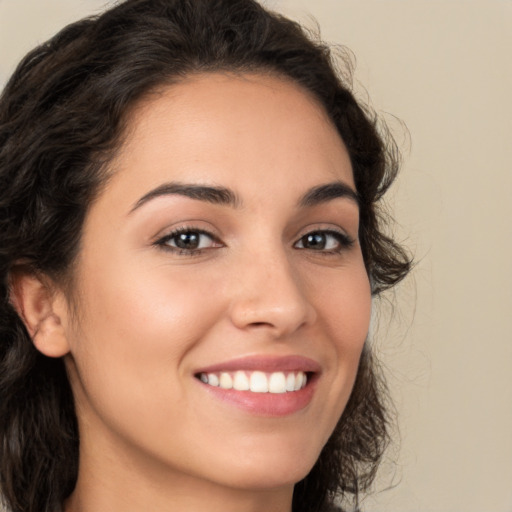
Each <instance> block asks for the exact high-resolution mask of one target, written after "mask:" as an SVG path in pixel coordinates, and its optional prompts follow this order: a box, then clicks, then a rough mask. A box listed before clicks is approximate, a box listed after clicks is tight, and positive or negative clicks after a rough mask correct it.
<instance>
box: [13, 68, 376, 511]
mask: <svg viewBox="0 0 512 512" xmlns="http://www.w3.org/2000/svg"><path fill="white" fill-rule="evenodd" d="M127 133H128V135H127V137H126V140H125V142H124V145H123V147H122V148H121V150H120V151H119V153H118V155H117V156H116V158H115V160H114V161H113V162H112V164H111V170H112V173H113V175H112V178H111V179H110V181H109V182H108V185H107V187H106V188H105V189H104V190H103V191H102V192H101V194H100V195H99V197H98V198H97V199H96V200H95V202H94V203H93V205H92V206H91V208H90V211H89V213H88V215H87V218H86V221H85V225H84V231H83V237H82V244H81V251H80V254H79V256H78V260H77V262H76V266H75V274H74V293H73V300H72V304H71V303H70V301H69V300H68V298H66V296H65V294H64V293H63V292H59V291H57V293H54V294H52V299H51V314H50V315H46V316H45V317H44V318H45V319H46V320H44V321H41V322H40V325H39V326H38V327H39V329H37V331H38V332H39V333H42V334H41V335H40V336H39V337H38V336H36V337H35V343H36V346H37V347H38V348H39V350H41V351H43V352H45V353H47V355H53V356H61V355H64V357H65V361H66V365H67V369H68V373H69V376H70V381H71V385H72V389H73V393H74V395H75V399H76V406H77V415H78V420H79V429H80V436H81V448H80V449H81V452H80V471H79V478H78V482H77V486H76V489H75V491H74V493H73V494H72V496H71V497H70V499H69V500H68V502H67V503H66V511H67V512H93V511H98V510H109V511H111V512H116V511H119V512H120V511H123V512H130V511H141V510H162V511H163V510H168V511H174V510H176V511H180V512H189V511H190V512H192V511H193V512H197V510H203V509H205V507H208V508H207V510H209V511H210V512H212V511H213V512H215V511H220V510H222V511H223V512H230V511H231V512H235V511H236V512H242V511H260V510H269V511H276V512H277V511H281V512H285V511H289V510H291V499H292V492H293V486H294V484H295V483H296V482H297V481H299V480H300V479H302V478H303V477H304V476H305V475H306V474H307V473H308V472H309V471H310V469H311V467H312V466H313V464H314V463H315V461H316V460H317V458H318V455H319V453H320V451H321V449H322V447H323V446H324V444H325V442H326V441H327V439H328V437H329V435H330V434H331V432H332V430H333V428H334V426H335V424H336V422H337V420H338V419H339V417H340V415H341V413H342V411H343V409H344V407H345V405H346V403H347V400H348V398H349V395H350V391H351V389H352V386H353V382H354V379H355V375H356V371H357V365H358V361H359V357H360V354H361V350H362V348H363V344H364V342H365V339H366V336H367V331H368V325H369V319H370V309H371V296H370V287H369V282H368V276H367V274H366V271H365V267H364V263H363V258H362V255H361V249H360V246H359V243H358V240H357V235H358V226H359V211H358V206H357V203H356V201H354V200H353V199H351V198H350V197H346V196H344V197H335V198H331V199H329V200H322V201H320V202H319V204H315V205H313V206H304V205H300V204H299V203H300V200H301V198H303V196H304V195H305V194H307V193H308V191H310V190H311V189H313V188H314V187H318V186H321V185H324V184H327V183H332V182H341V183H343V184H345V185H346V186H348V187H349V188H351V189H353V190H355V187H354V181H353V176H352V169H351V165H350V160H349V157H348V154H347V151H346V148H345V146H344V144H343V142H342V141H341V139H340V137H339V135H338V134H337V132H336V130H335V128H334V127H333V125H332V124H331V122H330V121H329V119H328V117H327V115H326V113H325V112H324V111H323V109H322V107H321V106H320V105H319V104H318V103H317V102H316V101H315V100H314V99H313V98H312V97H311V96H310V95H309V94H307V93H306V92H304V91H303V90H302V89H300V88H299V87H298V86H296V85H294V84H292V83H290V82H287V81H285V80H283V79H279V78H276V77H270V76H262V75H231V74H209V75H198V76H195V77H192V78H189V79H187V80H186V81H184V82H182V83H180V84H177V85H173V86H170V87H168V88H166V89H163V90H162V91H159V92H158V94H154V95H152V96H150V97H149V98H148V99H147V100H145V101H144V102H143V103H142V104H140V105H139V106H138V107H137V109H136V110H135V111H134V113H133V114H132V118H131V120H130V123H129V129H128V132H127ZM169 182H173V183H176V182H180V183H187V184H196V185H197V184H199V185H209V186H222V187H226V188H229V189H230V190H231V191H233V193H234V194H236V196H237V203H236V204H213V203H211V202H208V201H203V200H198V199H193V198H190V197H185V196H183V195H181V194H163V195H158V196H154V197H150V198H148V199H147V200H145V201H143V202H140V200H141V198H142V197H143V196H145V195H146V194H148V193H150V192H151V191H152V190H154V189H155V188H158V187H161V186H162V185H163V184H166V183H169ZM176 228H181V229H189V230H191V231H194V230H195V231H197V230H198V229H200V230H204V231H206V232H209V233H211V237H209V236H206V235H201V247H202V249H201V250H200V251H192V252H186V253H183V252H182V253H180V252H177V251H176V250H175V249H174V250H173V248H172V247H169V245H171V246H172V244H173V243H174V244H175V243H176V238H174V239H173V238H169V237H168V238H167V239H166V240H164V241H165V242H166V243H167V245H165V244H164V243H163V242H162V238H163V237H165V236H166V235H169V234H170V233H171V232H173V230H175V229H176ZM326 230H331V231H335V232H339V233H341V234H342V236H343V237H345V238H346V237H348V238H350V239H352V241H353V243H352V244H351V245H348V246H345V245H344V244H342V243H340V242H339V240H338V238H336V236H334V235H332V234H329V233H327V234H325V231H326ZM319 231H320V232H322V233H323V234H324V236H325V241H326V242H327V246H326V247H323V246H321V247H317V246H314V247H313V246H310V245H308V244H307V243H305V239H304V236H305V235H307V234H308V233H311V232H319ZM159 240H160V244H158V243H157V242H158V241H159ZM343 240H344V238H343ZM27 289H28V290H29V291H30V286H29V285H27ZM25 295H28V296H29V297H30V293H29V292H27V293H25ZM27 302H30V301H29V300H26V301H25V306H24V308H25V309H30V307H29V306H27V305H26V303H27ZM22 309H23V308H22ZM40 309H43V308H40ZM25 313H26V316H30V314H31V313H27V312H25ZM41 318H42V317H41ZM48 318H51V319H53V320H52V321H53V324H52V325H53V327H49V328H47V329H46V330H45V328H44V324H45V322H47V321H48ZM44 333H46V334H44ZM255 355H257V356H289V355H300V356H304V357H308V358H311V359H313V360H314V361H316V362H317V364H318V365H319V368H320V371H319V372H318V375H317V379H316V382H315V390H314V394H313V397H312V399H311V401H310V402H309V403H308V404H307V405H306V407H304V408H302V409H300V410H298V411H296V412H293V413H292V414H286V415H283V416H278V417H275V416H266V415H264V414H256V413H253V412H249V411H246V410H244V409H241V408H238V407H236V406H234V405H232V404H230V403H226V402H223V401H221V400H218V399H217V398H216V397H214V396H212V395H211V393H209V392H207V390H206V386H205V385H203V384H201V383H200V382H199V380H198V379H197V377H196V375H195V373H196V372H197V370H198V369H199V368H203V367H205V366H208V365H212V364H216V363H220V362H224V361H229V360H232V359H235V358H239V357H245V356H255Z"/></svg>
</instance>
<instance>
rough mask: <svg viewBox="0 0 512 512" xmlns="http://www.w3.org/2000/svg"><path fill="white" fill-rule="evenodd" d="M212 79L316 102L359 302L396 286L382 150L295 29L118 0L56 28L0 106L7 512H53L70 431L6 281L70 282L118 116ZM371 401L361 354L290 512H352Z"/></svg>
mask: <svg viewBox="0 0 512 512" xmlns="http://www.w3.org/2000/svg"><path fill="white" fill-rule="evenodd" d="M215 71H233V72H240V73H244V72H259V73H271V74H274V75H276V76H281V77H284V78H287V79H289V80H292V81H293V82H295V83H297V84H299V85H300V86H301V87H302V88H304V89H305V90H307V91H309V92H310V93H312V94H313V95H314V96H315V97H316V98H317V100H318V101H319V102H320V103H321V105H323V107H324V108H325V110H326V112H327V113H328V115H329V116H330V118H331V119H332V121H333V123H334V125H335V126H336V128H337V130H338V132H339V135H340V137H341V138H342V140H343V141H344V143H345V145H346V148H347V150H348V153H349V155H350V159H351V163H352V168H353V173H354V179H355V185H356V189H357V194H358V197H359V204H360V233H359V235H360V243H361V247H362V252H363V257H364V261H365V265H366V269H367V272H368V275H369V277H370V280H371V284H372V293H373V294H374V295H378V294H380V293H381V292H382V291H383V290H385V289H387V288H389V287H392V286H393V285H395V284H396V283H397V282H399V281H400V280H401V279H402V278H403V277H404V276H405V275H406V274H407V272H408V271H409V268H410V259H409V257H408V255H407V253H406V252H405V251H404V249H403V248H401V247H400V245H398V244H397V243H396V242H395V241H394V240H393V239H392V238H391V237H390V236H389V235H386V229H385V228H386V226H385V222H384V220H383V219H384V218H383V216H382V214H381V211H380V206H379V202H380V200H381V198H382V196H383V194H384V193H385V191H386V190H387V189H388V187H389V186H390V184H391V183H392V181H393V180H394V178H395V176H396V173H397V169H398V161H399V158H398V152H397V150H396V146H395V144H394V142H393V140H392V139H390V138H389V137H388V136H385V135H383V133H382V130H381V129H380V128H379V125H378V123H377V119H376V117H375V116H374V115H373V114H371V113H370V112H369V111H368V109H365V108H363V107H361V106H360V105H359V104H358V103H357V101H356V100H355V98H354V94H353V93H352V91H351V86H350V83H349V81H348V80H344V79H343V78H341V77H340V76H339V75H338V74H337V72H336V65H335V64H334V59H333V57H332V55H331V52H330V49H329V48H328V47H327V46H326V45H324V44H323V43H321V42H319V41H316V40H313V39H311V38H310V36H308V34H307V33H306V32H305V31H304V30H303V29H302V28H301V27H300V26H299V25H298V24H297V23H295V22H293V21H290V20H288V19H287V18H284V17H282V16H280V15H278V14H275V13H272V12H269V11H267V10H265V9H264V8H263V7H262V6H261V5H260V4H258V3H257V2H256V1H254V0H126V1H124V2H121V3H120V4H119V5H117V6H115V7H114V8H112V9H111V10H108V11H106V12H105V13H103V14H102V15H100V16H97V17H91V18H87V19H84V20H82V21H79V22H76V23H73V24H71V25H69V26H67V27H66V28H64V29H63V30H62V31H61V32H60V33H58V34H57V35H56V36H55V37H53V38H52V39H50V40H49V41H48V42H46V43H44V44H42V45H41V46H39V47H37V48H36V49H34V50H33V51H32V52H30V53H29V54H28V55H27V56H26V57H25V58H24V59H23V61H22V62H21V63H20V65H19V66H18V68H17V69H16V71H15V73H14V74H13V76H12V77H11V79H10V81H9V82H8V84H7V85H6V87H5V89H4V91H3V94H2V96H1V98H0V488H1V493H2V495H3V499H4V501H5V504H6V505H7V507H8V508H9V509H10V510H11V511H12V512H22V511H23V512H54V511H55V510H60V509H61V507H62V503H63V501H64V500H65V498H66V497H68V496H69V495H70V493H71V492H72V490H73V488H74V485H75V483H76V478H77V471H78V453H79V432H78V427H77V420H76V413H75V408H74V403H73V394H72V392H71V388H70V385H69V382H68V379H67V375H66V371H65V368H64V363H63V361H62V360H61V359H51V358H48V357H45V356H43V355H42V354H41V353H39V352H38V351H37V350H36V349H35V348H34V345H33V343H32V341H31V338H30V336H29V334H28V332H27V330H26V328H25V326H24V324H23V322H22V320H21V319H20V317H19V315H18V314H17V312H16V311H15V309H14V307H13V305H12V303H11V300H10V296H9V294H10V276H11V275H12V274H13V273H14V272H16V269H17V268H18V267H19V266H20V265H23V267H24V268H26V269H29V271H31V272H37V273H41V274H44V275H48V276H51V277H52V278H54V279H56V280H60V282H66V281H68V280H69V278H70V276H71V275H72V266H73V262H74V261H75V257H76V255H77V253H78V252H79V250H80V236H81V229H82V225H83V222H84V218H85V215H86V213H87V211H88V207H89V206H90V204H91V202H92V201H93V200H94V198H95V197H96V196H97V195H98V193H99V191H100V190H101V187H102V186H103V185H104V184H105V182H106V180H107V179H108V172H107V167H108V163H109V161H110V160H111V159H112V158H113V156H114V154H115V152H116V150H117V149H118V148H119V147H120V144H121V142H122V137H123V131H124V129H125V126H126V122H127V119H128V117H129V114H130V111H131V109H133V108H134V106H135V105H136V104H137V102H139V101H140V100H141V99H142V98H143V97H145V96H147V95H148V94H150V93H151V92H152V91H153V90H155V89H156V88H158V87H160V86H162V85H167V84H172V83H176V82H178V81H180V80H183V79H184V78H186V77H187V76H189V75H190V74H192V73H208V72H215ZM384 390H385V386H384V384H383V381H382V379H381V378H380V377H379V374H378V372H377V371H376V368H375V365H374V363H373V362H372V357H371V353H370V350H369V349H368V347H365V349H364V350H363V354H362V357H361V361H360V365H359V369H358V374H357V377H356V382H355V385H354V389H353V391H352V395H351V398H350V400H349V403H348V405H347V407H346V409H345V411H344V413H343V415H342V417H341V418H340V420H339V422H338V424H337V426H336V429H335V430H334V432H333V434H332V436H331V438H330V439H329V441H328V443H327V444H326V446H325V447H324V449H323V451H322V453H321V455H320V458H319V460H318V461H317V463H316V465H315V466H314V467H313V469H312V470H311V472H310V473H309V474H308V475H307V476H306V478H305V479H304V480H302V481H301V482H299V483H297V484H296V486H295V491H294V497H293V511H294V512H305V511H308V512H313V511H321V510H327V509H328V508H329V506H330V504H331V503H332V502H333V500H334V498H335V497H338V498H339V497H340V496H341V497H342V498H343V497H345V498H350V499H353V500H354V499H355V501H356V502H357V497H358V495H359V493H361V492H362V491H364V490H365V489H367V488H368V486H369V485H370V484H371V482H372V480H373V477H374V475H375V471H376V468H377V465H378V463H379V460H380V458H381V456H382V453H383V450H384V448H385V446H386V443H387V440H388V418H387V412H386V407H385V400H386V394H385V391H384Z"/></svg>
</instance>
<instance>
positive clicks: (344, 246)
mask: <svg viewBox="0 0 512 512" xmlns="http://www.w3.org/2000/svg"><path fill="white" fill-rule="evenodd" d="M191 234H195V235H199V236H200V237H201V236H206V237H208V238H209V239H210V240H211V241H212V244H218V245H217V246H215V245H213V246H212V247H207V248H195V249H184V248H180V247H173V246H171V245H169V242H170V241H171V240H176V239H177V237H179V236H180V235H191ZM315 235H323V236H327V237H328V236H331V237H333V238H334V239H335V240H336V242H337V244H338V247H336V248H334V249H327V250H324V249H311V248H309V250H310V251H311V252H315V253H319V254H322V255H325V256H330V255H337V254H340V253H341V252H343V251H345V250H348V249H350V248H351V247H352V246H353V245H354V243H355V240H354V239H352V238H351V237H350V236H348V235H346V234H345V233H341V232H339V231H335V230H332V229H316V230H313V231H310V232H308V233H306V234H304V235H302V236H301V237H300V238H299V239H298V240H297V241H296V242H295V243H294V247H295V248H297V249H300V250H308V248H307V247H297V244H299V243H302V244H304V241H305V240H306V238H307V237H312V236H315ZM155 245H156V246H159V247H160V248H162V249H163V250H166V251H169V252H172V253H174V254H177V255H180V256H199V255H201V254H202V253H203V252H204V251H207V250H208V249H211V248H220V247H223V244H222V242H220V241H219V239H218V238H217V237H216V236H214V235H213V234H212V233H210V232H208V231H206V230H204V229H201V228H195V227H193V226H187V227H182V228H178V229H175V230H174V231H172V232H171V233H169V234H167V235H165V236H163V237H161V238H159V239H158V240H157V241H156V242H155Z"/></svg>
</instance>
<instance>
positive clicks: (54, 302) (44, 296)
mask: <svg viewBox="0 0 512 512" xmlns="http://www.w3.org/2000/svg"><path fill="white" fill-rule="evenodd" d="M10 292H11V293H10V300H11V304H12V305H13V306H14V308H15V309H16V311H17V312H18V315H19V316H20V317H21V319H22V320H23V322H24V324H25V327H26V328H27V331H28V333H29V334H30V337H31V338H32V341H33V343H34V345H35V347H36V348H37V350H39V352H41V353H42V354H44V355H46V356H48V357H62V356H64V355H66V354H67V353H68V352H69V345H68V340H67V337H66V329H65V320H66V317H67V301H66V300H65V297H64V294H63V293H62V292H60V291H55V289H54V287H51V286H50V281H49V280H48V279H45V278H43V277H41V276H39V275H38V274H36V273H34V272H33V271H31V270H27V269H25V268H23V269H16V270H14V271H12V272H11V275H10Z"/></svg>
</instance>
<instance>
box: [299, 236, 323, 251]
mask: <svg viewBox="0 0 512 512" xmlns="http://www.w3.org/2000/svg"><path fill="white" fill-rule="evenodd" d="M304 245H305V246H306V247H309V248H310V249H324V248H325V235H323V234H322V233H311V234H309V235H307V236H306V243H305V244H304Z"/></svg>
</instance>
